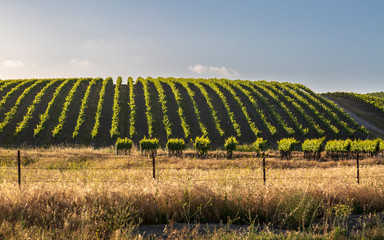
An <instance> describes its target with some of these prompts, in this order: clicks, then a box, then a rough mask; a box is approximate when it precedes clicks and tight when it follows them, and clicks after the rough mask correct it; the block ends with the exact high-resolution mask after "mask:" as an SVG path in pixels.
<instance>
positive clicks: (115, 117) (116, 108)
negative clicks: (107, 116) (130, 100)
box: [109, 77, 122, 139]
mask: <svg viewBox="0 0 384 240" xmlns="http://www.w3.org/2000/svg"><path fill="white" fill-rule="evenodd" d="M121 82H122V78H121V77H118V78H117V80H116V85H115V95H114V96H113V114H112V123H111V130H110V131H109V133H110V135H111V138H112V139H115V138H117V137H118V136H119V134H120V133H119V114H120V110H121V108H120V104H119V99H120V86H121Z"/></svg>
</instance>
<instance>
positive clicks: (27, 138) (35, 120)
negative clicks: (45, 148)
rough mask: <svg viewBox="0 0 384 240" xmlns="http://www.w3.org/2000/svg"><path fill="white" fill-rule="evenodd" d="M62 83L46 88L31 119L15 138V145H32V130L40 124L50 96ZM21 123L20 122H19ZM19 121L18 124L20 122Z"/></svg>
mask: <svg viewBox="0 0 384 240" xmlns="http://www.w3.org/2000/svg"><path fill="white" fill-rule="evenodd" d="M62 82H63V81H60V82H57V83H55V84H54V85H53V86H51V87H50V88H48V90H47V91H46V92H45V94H44V96H43V97H42V98H41V101H40V103H39V104H37V105H36V106H35V111H34V112H33V113H32V118H31V119H30V120H29V123H28V127H27V128H25V129H24V131H23V132H21V133H20V134H19V136H17V137H16V138H15V143H16V144H17V145H22V144H24V145H32V146H33V145H34V144H35V142H34V137H33V133H34V128H35V127H36V125H37V124H39V122H40V117H39V116H40V114H43V113H44V112H45V109H46V108H47V106H48V103H49V101H50V100H51V99H52V96H53V94H54V92H55V90H56V88H57V87H58V86H59V85H60V84H61V83H62ZM20 121H21V120H20ZM20 121H19V122H20Z"/></svg>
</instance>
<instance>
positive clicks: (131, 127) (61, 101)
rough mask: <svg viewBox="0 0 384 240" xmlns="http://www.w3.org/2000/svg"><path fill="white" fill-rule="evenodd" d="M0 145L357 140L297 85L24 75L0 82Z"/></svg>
mask: <svg viewBox="0 0 384 240" xmlns="http://www.w3.org/2000/svg"><path fill="white" fill-rule="evenodd" d="M0 132H1V133H0V143H1V145H2V146H17V145H21V144H26V145H39V146H46V145H51V144H60V143H66V144H84V145H91V144H93V145H95V146H105V145H112V144H113V143H114V141H115V139H116V138H117V137H118V136H119V137H129V138H132V139H133V140H134V141H135V142H136V143H137V142H138V141H140V140H141V139H142V138H143V137H144V136H145V137H156V138H159V139H160V142H161V144H162V145H163V146H164V145H165V143H166V141H167V139H168V138H174V137H178V138H184V139H186V140H187V142H188V141H189V140H190V139H194V138H195V137H196V136H200V135H208V136H209V138H210V139H211V140H212V143H213V144H212V145H213V147H218V146H222V144H223V142H224V140H225V138H227V137H229V136H236V137H237V139H238V140H239V141H240V143H252V142H253V141H255V139H256V138H257V137H263V138H264V139H267V140H268V142H269V143H270V144H271V145H272V146H273V144H275V143H276V141H277V140H279V139H281V138H283V137H295V138H297V139H299V140H303V139H306V138H318V137H322V136H326V137H327V139H334V138H339V139H340V138H341V139H345V138H349V137H352V138H365V137H366V135H367V132H366V130H365V129H364V128H361V126H360V125H359V124H358V123H357V122H356V121H355V120H354V119H353V118H351V117H350V116H349V115H348V114H347V113H346V112H344V111H343V110H342V109H341V108H339V107H338V106H337V105H336V104H334V103H333V102H331V101H328V100H327V99H325V98H323V97H321V96H320V95H318V94H315V93H314V92H313V91H311V90H310V89H308V88H307V87H305V86H303V85H300V84H291V83H278V82H266V81H242V80H236V81H231V80H224V79H175V78H157V79H153V78H147V79H143V78H139V79H137V81H135V82H134V81H133V79H132V78H129V79H128V81H124V82H123V81H122V79H121V78H118V79H117V81H116V84H114V82H113V80H112V79H111V78H107V79H41V80H39V79H31V80H4V81H1V82H0Z"/></svg>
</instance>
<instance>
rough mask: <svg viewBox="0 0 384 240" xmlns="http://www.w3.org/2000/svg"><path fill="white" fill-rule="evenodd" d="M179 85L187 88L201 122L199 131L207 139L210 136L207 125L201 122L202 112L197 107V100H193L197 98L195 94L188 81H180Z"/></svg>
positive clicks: (198, 119)
mask: <svg viewBox="0 0 384 240" xmlns="http://www.w3.org/2000/svg"><path fill="white" fill-rule="evenodd" d="M179 83H180V84H181V85H182V86H183V87H184V88H185V90H187V93H188V95H189V97H190V98H191V102H192V106H193V111H194V112H195V115H196V118H197V121H198V122H199V128H200V129H199V130H200V131H201V133H202V135H203V136H205V137H206V136H208V131H207V128H206V127H205V125H204V124H203V122H202V121H201V116H200V111H199V108H198V105H197V103H196V101H195V99H194V98H193V97H194V96H195V92H194V91H192V89H191V88H190V87H189V85H188V82H187V81H185V80H180V81H179Z"/></svg>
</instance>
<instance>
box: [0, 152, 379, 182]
mask: <svg viewBox="0 0 384 240" xmlns="http://www.w3.org/2000/svg"><path fill="white" fill-rule="evenodd" d="M52 157H54V158H55V159H72V160H73V159H76V160H82V161H87V160H91V159H96V158H97V159H123V160H125V159H127V156H118V155H117V156H114V155H109V156H102V155H92V156H53V155H52V156H50V155H35V156H34V155H26V154H25V155H21V153H20V151H17V157H16V158H15V157H12V156H3V157H0V161H7V162H9V163H11V164H10V165H8V166H2V167H0V181H2V182H3V183H4V182H7V183H15V184H18V185H19V186H20V185H21V184H22V183H63V182H65V183H78V182H96V181H97V182H102V183H122V184H124V183H130V182H132V181H130V180H129V179H124V180H115V179H108V180H104V179H97V180H90V179H68V178H62V179H57V180H56V179H49V178H50V177H51V176H52V175H49V174H48V175H41V174H39V175H38V176H37V177H39V178H41V179H33V178H32V179H25V178H22V177H23V176H25V175H26V176H29V177H30V175H28V172H29V171H31V170H32V171H60V172H70V173H72V172H83V173H86V172H87V171H125V172H126V171H129V170H138V171H140V170H148V171H152V176H153V179H156V180H162V179H161V178H160V177H161V174H162V173H163V171H167V170H170V171H179V170H186V171H192V170H209V171H211V170H224V171H226V170H234V169H236V170H239V169H240V170H261V173H258V174H259V176H258V177H241V178H226V179H225V181H228V182H231V181H262V182H263V183H264V185H265V184H266V183H267V180H268V181H271V180H296V181H300V180H321V179H352V178H353V179H355V181H357V183H358V184H359V183H360V179H384V175H377V174H375V175H363V176H361V175H360V161H359V157H358V156H357V159H356V165H355V167H356V172H355V173H356V174H355V175H354V176H352V175H351V173H349V174H347V175H342V176H317V177H313V176H308V177H307V176H295V177H294V176H289V177H288V176H285V177H284V176H268V171H270V170H275V169H276V168H275V169H274V168H270V167H267V166H266V160H265V159H266V155H263V156H261V158H259V159H258V161H259V162H261V164H259V165H257V166H253V168H246V169H244V168H238V167H236V166H230V167H225V168H223V167H202V168H199V167H162V166H157V167H156V164H155V161H156V160H155V156H154V155H153V156H152V163H153V165H152V166H125V167H121V166H120V167H35V166H22V162H23V160H25V159H27V160H28V159H34V158H38V159H43V158H52ZM347 167H351V165H348V166H347ZM330 168H333V169H337V168H346V166H330ZM6 172H12V173H13V174H10V173H8V174H6ZM143 174H144V173H143ZM5 176H12V177H11V178H10V179H7V178H5ZM16 176H17V180H16V179H15V178H16ZM147 176H148V175H147ZM35 177H36V176H35ZM184 177H186V180H187V181H192V182H218V181H223V179H222V178H206V179H201V178H193V177H191V176H184ZM42 178H46V179H42ZM52 178H53V177H52ZM143 179H144V178H143ZM145 180H148V178H146V179H145Z"/></svg>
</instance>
